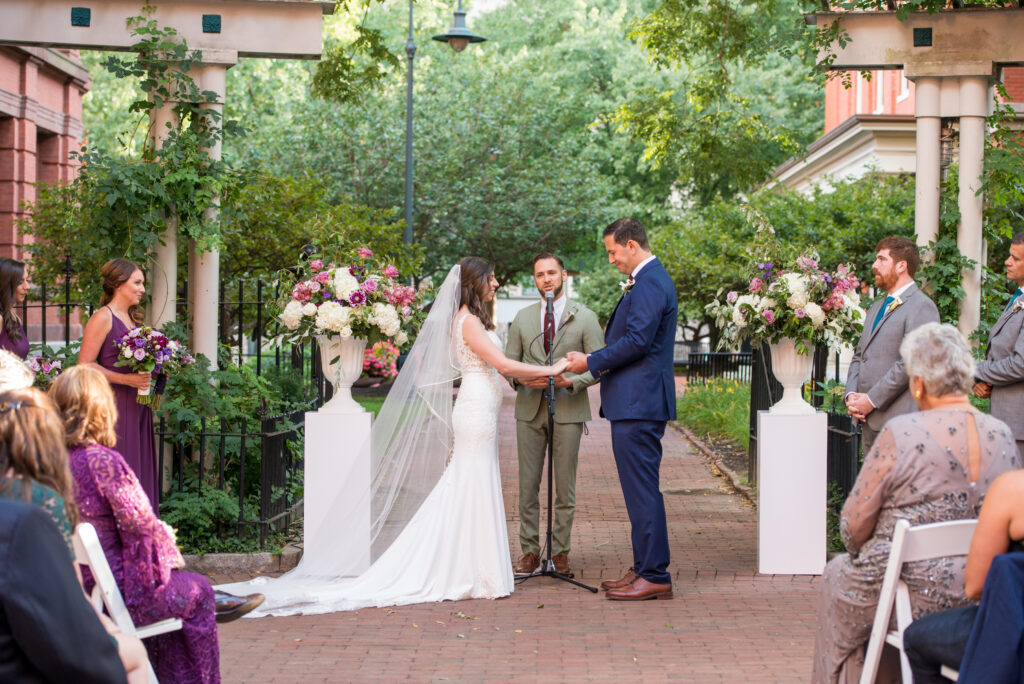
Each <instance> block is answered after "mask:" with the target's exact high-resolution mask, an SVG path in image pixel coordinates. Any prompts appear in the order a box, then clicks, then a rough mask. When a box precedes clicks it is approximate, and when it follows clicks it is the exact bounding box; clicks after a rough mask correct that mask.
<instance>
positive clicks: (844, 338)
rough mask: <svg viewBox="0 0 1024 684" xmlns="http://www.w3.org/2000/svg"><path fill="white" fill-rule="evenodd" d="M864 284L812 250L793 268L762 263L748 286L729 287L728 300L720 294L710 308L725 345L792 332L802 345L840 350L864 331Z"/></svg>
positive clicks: (771, 339)
mask: <svg viewBox="0 0 1024 684" xmlns="http://www.w3.org/2000/svg"><path fill="white" fill-rule="evenodd" d="M859 287H860V282H859V281H858V279H857V276H856V275H855V274H854V272H853V270H852V269H851V268H850V267H849V266H846V265H840V266H839V267H838V268H836V270H835V271H826V270H823V269H822V268H821V267H820V266H819V265H818V258H817V255H815V254H814V253H813V252H812V253H806V254H803V255H801V256H800V257H798V258H797V259H796V260H795V262H794V263H793V265H792V266H790V267H788V268H786V267H783V265H782V264H780V263H775V262H772V261H763V262H759V263H757V264H756V266H755V270H754V273H753V274H752V275H751V277H750V280H749V282H748V285H747V288H746V292H743V293H740V292H738V291H736V290H733V291H730V292H728V293H727V294H726V295H725V301H724V302H722V301H719V299H718V298H716V299H715V300H714V301H713V302H711V303H710V304H708V305H707V307H706V308H707V311H708V312H709V313H710V314H712V315H713V316H715V319H716V323H717V326H718V328H719V330H721V331H722V346H732V347H736V346H738V345H739V343H740V342H742V341H743V339H744V338H749V339H750V340H752V341H753V342H762V341H763V342H769V343H774V342H778V341H779V340H781V339H783V338H787V337H788V338H791V339H794V340H797V342H798V345H800V344H801V342H808V343H810V344H811V345H814V346H817V345H821V344H824V345H826V346H827V347H828V348H829V349H833V350H837V349H839V348H840V347H842V346H844V345H848V344H851V343H852V342H855V341H856V339H857V337H858V336H859V335H860V331H861V328H862V326H863V322H864V310H863V309H862V308H861V307H860V295H859V293H858V292H859ZM719 296H721V292H719Z"/></svg>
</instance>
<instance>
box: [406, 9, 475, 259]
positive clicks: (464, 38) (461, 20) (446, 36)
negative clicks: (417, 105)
mask: <svg viewBox="0 0 1024 684" xmlns="http://www.w3.org/2000/svg"><path fill="white" fill-rule="evenodd" d="M412 3H413V0H409V37H408V39H407V40H406V41H405V55H406V58H407V60H408V71H407V76H406V82H405V86H406V87H405V231H404V233H403V235H402V240H403V241H404V242H405V243H407V244H411V243H412V80H413V78H412V76H413V58H414V57H415V56H416V41H415V40H414V39H413V34H412ZM454 14H455V16H454V19H453V21H452V27H451V28H450V29H449V30H448V32H447V33H442V34H439V35H436V36H434V40H439V41H441V42H443V43H448V44H449V45H450V46H451V47H452V49H453V50H455V52H462V51H463V50H465V49H466V46H467V45H469V44H470V43H482V42H484V41H485V40H487V39H486V38H484V37H483V36H481V35H477V34H476V33H473V32H472V31H470V30H469V29H468V28H466V13H465V12H464V11H463V10H462V0H459V8H458V9H457V10H455V13H454Z"/></svg>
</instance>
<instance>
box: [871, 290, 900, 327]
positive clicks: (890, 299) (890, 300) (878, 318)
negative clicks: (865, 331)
mask: <svg viewBox="0 0 1024 684" xmlns="http://www.w3.org/2000/svg"><path fill="white" fill-rule="evenodd" d="M893 301H895V298H894V297H893V296H892V295H890V296H888V297H886V298H885V301H884V302H882V308H881V309H879V310H878V315H876V316H875V324H874V325H872V326H871V332H875V328H877V327H878V324H879V323H881V322H882V317H883V316H885V312H886V311H888V310H889V305H890V304H892V303H893Z"/></svg>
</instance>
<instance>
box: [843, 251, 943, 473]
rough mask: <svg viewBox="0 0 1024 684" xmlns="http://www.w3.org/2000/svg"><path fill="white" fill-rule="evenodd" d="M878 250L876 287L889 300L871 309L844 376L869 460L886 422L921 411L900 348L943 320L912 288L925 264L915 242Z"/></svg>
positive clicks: (873, 266)
mask: <svg viewBox="0 0 1024 684" xmlns="http://www.w3.org/2000/svg"><path fill="white" fill-rule="evenodd" d="M875 251H876V255H875V263H874V264H872V265H871V270H872V271H873V272H874V274H875V285H876V286H878V287H880V288H881V289H883V290H885V291H886V293H887V296H886V297H885V299H884V300H879V301H877V302H875V303H874V304H872V305H871V306H870V307H869V308H868V312H867V315H866V316H865V317H864V331H863V332H862V333H861V336H860V342H858V343H857V349H856V351H854V353H853V360H852V361H851V362H850V370H849V372H848V374H847V376H846V407H847V408H848V409H849V410H850V415H851V416H853V417H854V418H856V419H857V420H858V421H860V423H861V443H862V444H863V447H864V450H863V453H864V454H865V455H866V454H867V453H868V451H870V450H871V445H872V444H874V442H875V437H877V436H878V433H879V432H880V431H881V429H882V426H884V425H885V423H886V421H887V420H889V419H890V418H892V417H893V416H899V415H903V414H904V413H911V412H913V411H916V410H917V404H915V403H914V398H913V397H912V396H910V390H909V388H908V386H907V382H908V378H907V372H906V370H904V368H903V361H902V360H901V359H900V344H901V343H902V342H903V338H904V337H906V335H907V333H909V332H910V331H911V330H913V329H914V328H916V327H918V326H919V325H923V324H925V323H932V322H935V323H937V322H938V321H939V311H938V309H936V308H935V304H934V303H933V302H932V300H931V299H929V298H928V296H927V295H926V294H925V293H923V292H921V290H919V289H918V288H917V285H915V284H914V273H916V272H917V267H918V265H919V264H920V263H921V255H920V252H918V249H917V245H916V244H914V241H913V240H908V239H907V238H903V237H895V236H892V237H887V238H883V239H882V240H881V241H880V242H879V243H878V246H877V247H876V248H875Z"/></svg>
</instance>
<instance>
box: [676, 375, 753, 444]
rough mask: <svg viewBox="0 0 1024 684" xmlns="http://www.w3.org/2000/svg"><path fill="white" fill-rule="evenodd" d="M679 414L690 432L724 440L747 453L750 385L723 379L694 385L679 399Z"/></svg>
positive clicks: (688, 386) (677, 406)
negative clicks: (736, 445) (706, 434)
mask: <svg viewBox="0 0 1024 684" xmlns="http://www.w3.org/2000/svg"><path fill="white" fill-rule="evenodd" d="M676 410H677V412H678V414H679V422H680V423H682V424H683V425H685V426H686V427H688V428H690V429H691V430H693V431H695V432H697V433H710V434H712V435H715V436H717V437H724V438H726V439H729V440H730V441H732V442H735V443H736V444H738V445H739V446H741V447H743V448H744V449H746V448H748V447H749V444H750V385H749V384H747V383H740V382H736V381H735V380H724V379H721V378H719V379H715V380H709V381H708V382H705V383H699V382H695V383H692V384H690V385H687V387H686V392H685V393H684V394H683V396H681V397H679V398H678V399H676Z"/></svg>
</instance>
